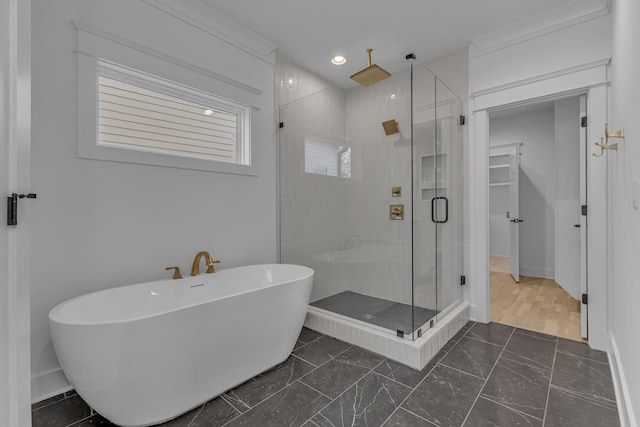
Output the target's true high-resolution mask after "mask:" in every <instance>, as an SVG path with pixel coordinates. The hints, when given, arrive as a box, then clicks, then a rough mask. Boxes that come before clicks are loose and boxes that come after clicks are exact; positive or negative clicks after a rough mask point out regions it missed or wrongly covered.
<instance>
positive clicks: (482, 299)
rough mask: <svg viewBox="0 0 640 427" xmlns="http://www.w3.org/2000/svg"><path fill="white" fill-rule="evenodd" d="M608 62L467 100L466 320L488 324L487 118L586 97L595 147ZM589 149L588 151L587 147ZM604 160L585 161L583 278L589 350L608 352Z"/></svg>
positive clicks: (604, 106)
mask: <svg viewBox="0 0 640 427" xmlns="http://www.w3.org/2000/svg"><path fill="white" fill-rule="evenodd" d="M609 63H610V59H609V58H607V59H605V60H602V61H598V62H595V63H591V64H588V65H585V66H584V67H579V68H571V69H567V70H564V71H561V72H557V73H553V74H551V75H546V76H540V77H539V78H536V79H529V80H526V81H523V82H517V83H514V84H510V85H505V86H500V87H496V88H492V89H487V90H483V91H479V92H476V93H472V94H471V97H470V100H469V104H470V105H469V111H470V112H471V114H470V121H469V122H470V129H469V150H468V152H469V174H468V177H469V179H468V181H467V183H468V185H469V205H470V209H469V211H470V212H473V213H474V214H473V215H471V216H470V224H469V276H470V282H471V286H470V294H469V296H470V304H471V318H472V319H474V320H477V321H480V322H483V323H488V322H489V321H490V313H491V310H490V286H489V113H490V112H491V111H494V110H501V109H505V108H510V107H515V106H518V105H524V104H529V103H532V102H539V101H544V100H554V99H557V98H561V97H566V96H571V95H580V94H586V95H587V112H588V114H589V116H588V120H587V135H588V138H589V141H591V140H593V141H597V140H598V139H599V137H600V136H601V135H602V134H603V131H604V124H605V123H606V122H607V90H608V86H609V79H608V77H607V70H608V67H609ZM590 146H591V145H590ZM606 164H607V162H606V159H604V158H595V157H592V156H589V161H588V164H587V187H588V195H587V199H588V200H589V203H590V204H589V206H588V215H587V223H588V227H587V245H588V247H589V253H588V260H587V276H588V279H589V310H588V321H589V345H590V346H591V347H593V348H596V349H600V350H608V348H609V340H608V322H607V319H608V316H607V311H608V303H607V293H608V282H607V278H608V274H607V272H608V264H607V261H608V257H607V242H608V240H607V181H606V171H607V168H606Z"/></svg>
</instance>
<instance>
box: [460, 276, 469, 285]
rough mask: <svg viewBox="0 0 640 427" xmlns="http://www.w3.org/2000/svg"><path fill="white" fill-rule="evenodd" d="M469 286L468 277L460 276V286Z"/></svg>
mask: <svg viewBox="0 0 640 427" xmlns="http://www.w3.org/2000/svg"><path fill="white" fill-rule="evenodd" d="M466 284H467V276H464V275H463V276H460V286H464V285H466Z"/></svg>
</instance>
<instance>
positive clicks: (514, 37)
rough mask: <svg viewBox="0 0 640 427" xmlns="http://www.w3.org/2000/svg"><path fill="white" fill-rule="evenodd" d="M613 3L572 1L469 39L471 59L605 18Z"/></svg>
mask: <svg viewBox="0 0 640 427" xmlns="http://www.w3.org/2000/svg"><path fill="white" fill-rule="evenodd" d="M611 1H612V0H574V1H572V2H569V3H566V4H564V5H562V6H558V7H556V8H553V9H549V10H547V11H544V12H541V13H539V14H537V15H534V16H532V17H530V18H526V19H523V20H521V21H518V22H514V23H513V24H509V25H507V26H505V27H502V28H499V29H497V30H495V31H491V32H488V33H485V34H482V35H480V36H477V37H474V38H472V39H471V41H470V43H471V46H473V47H475V49H471V50H470V52H469V53H470V56H471V57H472V58H473V57H478V56H482V55H485V54H487V53H490V52H493V51H496V50H499V49H503V48H505V47H507V46H512V45H515V44H519V43H522V42H525V41H527V40H531V39H534V38H537V37H540V36H543V35H545V34H549V33H553V32H556V31H560V30H562V29H564V28H567V27H571V26H573V25H577V24H580V23H582V22H586V21H589V20H592V19H595V18H598V17H601V16H604V15H608V14H609V12H610V10H611Z"/></svg>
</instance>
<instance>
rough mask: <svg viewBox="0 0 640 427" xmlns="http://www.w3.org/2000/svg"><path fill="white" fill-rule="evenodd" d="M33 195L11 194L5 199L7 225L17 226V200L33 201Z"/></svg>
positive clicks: (34, 196)
mask: <svg viewBox="0 0 640 427" xmlns="http://www.w3.org/2000/svg"><path fill="white" fill-rule="evenodd" d="M35 198H36V195H35V194H34V193H28V194H18V193H12V194H11V195H10V196H8V197H7V225H18V199H35Z"/></svg>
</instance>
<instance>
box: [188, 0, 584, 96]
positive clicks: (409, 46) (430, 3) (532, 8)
mask: <svg viewBox="0 0 640 427" xmlns="http://www.w3.org/2000/svg"><path fill="white" fill-rule="evenodd" d="M575 1H577V0H482V1H479V0H396V1H389V0H387V1H382V0H322V1H317V0H316V1H310V0H275V1H265V0H233V1H229V0H200V2H201V3H203V4H205V5H206V6H209V7H211V8H212V9H214V10H215V11H217V12H219V13H221V14H223V15H225V16H226V17H227V18H230V19H231V20H233V21H235V22H237V23H238V24H240V25H242V26H244V27H245V28H247V29H249V30H251V31H253V32H255V33H256V34H258V35H260V36H262V37H264V38H265V39H267V40H269V41H271V42H273V43H275V44H276V45H277V46H278V50H279V51H280V52H281V53H282V54H284V55H285V56H286V57H288V58H289V59H291V60H293V61H294V62H296V63H298V64H300V65H302V66H303V67H305V68H307V69H309V70H311V71H313V72H315V73H316V74H318V75H320V76H322V77H324V78H325V79H327V80H329V81H331V82H333V83H335V84H337V85H339V86H342V87H350V86H352V85H355V83H353V82H352V81H351V80H349V76H350V75H351V74H353V73H355V72H357V71H359V70H361V69H362V68H365V67H366V66H367V65H368V62H367V53H366V49H367V48H373V49H374V51H373V62H374V63H376V64H378V65H380V66H382V67H385V65H390V64H393V63H395V62H398V61H402V60H404V57H405V55H406V54H408V53H415V54H416V56H417V59H418V60H421V61H426V60H427V59H431V58H436V57H438V56H440V55H443V54H446V53H449V52H452V51H454V50H457V49H461V48H463V47H465V46H467V45H468V44H469V40H470V39H471V38H473V37H476V36H479V35H481V34H485V33H487V32H490V31H493V30H496V29H498V28H501V27H503V26H505V25H508V24H511V23H514V22H517V21H520V20H522V19H525V18H529V17H531V16H533V15H536V14H539V13H542V12H544V11H547V10H549V9H552V8H555V7H558V6H561V5H564V4H567V3H571V2H575ZM335 55H344V56H346V57H347V59H348V62H347V63H346V64H345V65H341V66H336V65H333V64H331V62H330V60H331V58H332V57H333V56H335ZM392 68H393V67H392Z"/></svg>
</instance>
